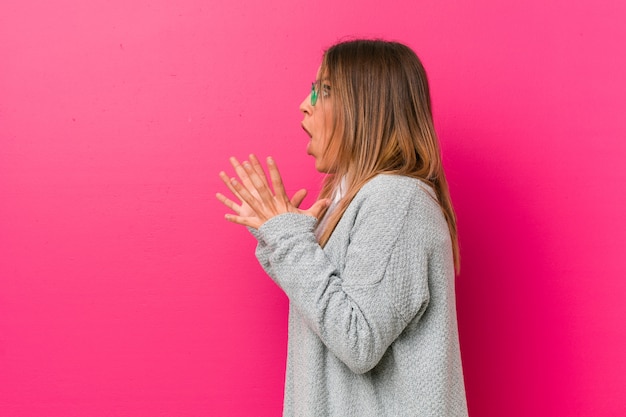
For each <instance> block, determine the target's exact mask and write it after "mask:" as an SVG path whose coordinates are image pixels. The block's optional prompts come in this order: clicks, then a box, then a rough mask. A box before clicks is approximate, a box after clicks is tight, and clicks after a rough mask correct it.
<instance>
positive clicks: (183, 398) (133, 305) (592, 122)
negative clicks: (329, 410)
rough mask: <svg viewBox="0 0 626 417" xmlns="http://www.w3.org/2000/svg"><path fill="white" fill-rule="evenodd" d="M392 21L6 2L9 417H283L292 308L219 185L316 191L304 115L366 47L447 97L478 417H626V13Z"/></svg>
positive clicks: (3, 106) (420, 11) (216, 5)
mask: <svg viewBox="0 0 626 417" xmlns="http://www.w3.org/2000/svg"><path fill="white" fill-rule="evenodd" d="M396 3H397V4H396V5H395V6H394V7H393V8H385V7H384V6H382V5H381V4H380V2H375V1H371V0H367V1H363V0H360V1H348V2H336V1H332V0H321V1H318V2H312V3H306V2H304V3H303V2H293V1H288V0H271V1H265V0H263V1H262V0H253V1H245V2H244V1H242V0H233V1H220V2H218V1H199V0H180V1H165V0H152V1H148V0H130V1H129V0H108V1H106V0H95V1H87V2H85V1H77V0H74V1H72V0H58V1H53V2H51V1H48V0H3V2H2V4H1V5H0V57H2V59H1V61H0V199H1V200H0V415H2V416H29V417H31V416H47V417H61V416H63V417H71V416H90V417H99V416H213V415H215V416H251V415H255V416H276V415H278V414H279V413H280V409H281V401H282V388H283V387H282V381H283V372H284V358H285V343H286V337H287V336H286V309H287V302H286V299H285V297H284V296H283V295H282V293H281V292H280V291H279V290H278V289H277V287H276V286H275V285H274V284H273V283H272V282H271V281H270V280H269V279H268V278H266V277H265V276H264V274H263V272H262V271H261V269H260V267H259V266H258V265H257V264H256V262H255V259H254V256H253V253H252V250H253V245H254V242H253V240H252V238H251V237H250V236H249V235H248V233H247V232H246V231H245V230H243V229H241V228H239V227H236V226H234V225H232V224H227V223H226V222H225V221H223V220H222V216H223V213H224V211H225V210H224V209H223V208H222V207H221V206H220V205H219V203H218V202H217V201H216V200H215V199H214V193H215V191H218V190H222V189H223V187H222V186H221V185H220V183H219V179H218V177H217V173H218V171H219V170H221V169H224V168H226V167H227V158H228V156H230V155H237V156H239V157H245V155H246V154H247V153H248V152H251V151H253V152H258V153H259V154H260V155H263V156H264V155H268V154H271V155H273V156H274V157H275V158H276V159H277V160H278V162H279V164H280V165H281V167H282V169H283V172H284V176H285V178H286V181H287V185H288V186H289V187H292V188H294V189H295V188H298V187H301V186H305V187H308V188H310V189H311V190H316V189H317V188H318V187H319V181H320V177H319V176H318V175H316V173H315V172H314V169H313V161H312V160H311V159H310V158H309V157H307V156H306V155H305V151H304V150H305V145H306V141H307V139H306V136H305V134H304V133H303V132H302V131H301V129H300V127H299V121H300V118H301V117H300V114H299V113H298V104H299V102H300V101H301V100H302V98H303V97H304V96H305V95H306V94H307V91H308V88H309V85H310V84H309V83H310V81H311V80H312V79H313V78H314V76H315V70H316V68H317V65H318V64H319V59H320V54H321V52H322V49H323V48H324V47H325V46H328V45H329V44H331V43H332V42H334V41H336V40H337V39H338V38H340V37H343V36H346V35H369V36H383V37H386V38H392V39H398V40H402V41H404V42H406V43H408V44H410V45H411V46H413V47H414V48H415V49H416V50H417V52H418V54H419V55H420V56H421V57H422V59H423V61H424V63H425V65H426V67H427V69H428V71H429V74H430V78H431V83H432V90H433V96H434V107H435V113H436V114H435V116H436V119H437V127H438V130H439V132H440V136H441V140H442V143H443V148H444V153H445V162H446V166H447V169H448V175H449V179H450V182H451V188H452V193H453V197H454V200H455V203H456V207H457V210H458V216H459V219H460V231H461V244H462V257H463V266H462V274H461V276H460V277H459V278H458V287H457V292H458V306H459V320H460V332H461V342H462V352H463V359H464V362H465V371H466V372H465V373H466V383H467V392H468V401H469V407H470V412H471V413H472V415H473V416H509V417H518V416H595V417H604V416H617V415H626V399H625V398H624V395H623V391H624V387H626V359H625V357H626V354H625V353H624V352H626V326H625V325H624V318H625V317H626V303H625V302H624V298H625V296H626V280H625V279H624V277H625V276H626V256H624V254H623V252H624V248H625V247H626V216H625V214H624V213H625V211H626V210H625V206H626V197H625V196H626V192H625V187H624V183H625V182H626V164H624V163H623V161H622V159H624V156H626V145H625V143H626V142H625V138H626V122H625V120H626V118H625V117H624V115H623V113H624V110H625V109H626V77H624V73H626V58H625V57H626V55H625V54H624V46H623V43H624V39H626V27H625V26H624V24H623V21H624V17H625V16H626V6H624V5H623V3H620V2H616V1H608V0H605V1H602V0H601V1H591V0H576V1H574V2H572V1H549V2H545V1H543V0H541V1H540V0H530V1H525V2H501V1H498V0H482V1H474V0H473V1H469V0H468V1H440V2H413V1H409V0H406V1H400V2H396ZM420 3H422V4H420ZM518 3H519V5H518Z"/></svg>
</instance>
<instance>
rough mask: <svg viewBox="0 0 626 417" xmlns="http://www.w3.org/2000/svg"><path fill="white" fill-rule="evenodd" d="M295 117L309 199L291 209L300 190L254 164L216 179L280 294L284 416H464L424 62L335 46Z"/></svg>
mask: <svg viewBox="0 0 626 417" xmlns="http://www.w3.org/2000/svg"><path fill="white" fill-rule="evenodd" d="M300 110H301V111H302V113H303V114H304V119H303V121H302V127H303V128H304V130H305V131H306V132H307V133H308V135H309V136H310V138H311V140H310V142H309V144H308V147H307V152H308V153H309V154H310V155H312V156H313V157H314V158H315V167H316V169H317V170H319V171H320V172H324V173H327V174H328V176H327V177H326V181H325V183H324V186H323V189H322V192H321V194H320V198H319V199H318V200H317V202H316V203H315V204H314V205H313V206H312V207H311V208H309V209H308V210H301V209H299V208H298V206H299V204H300V202H301V201H302V200H303V198H304V196H305V194H306V191H305V190H300V191H298V192H297V193H296V194H295V195H294V196H293V198H291V199H289V198H288V197H287V195H286V194H285V191H284V188H283V185H282V180H281V177H280V174H279V171H278V168H277V166H276V164H275V162H274V161H273V160H272V159H271V158H268V161H267V164H268V172H269V177H270V180H269V181H268V180H267V179H266V175H265V172H264V170H263V168H262V166H261V164H260V163H259V161H258V159H257V158H256V157H254V156H253V155H251V156H250V161H249V162H244V163H243V164H240V163H239V162H238V161H237V160H236V159H234V158H231V163H232V165H233V167H234V169H235V171H236V173H237V176H238V177H239V179H238V180H237V179H235V178H229V177H228V176H227V175H226V174H225V173H224V172H222V173H220V176H221V178H222V180H223V181H224V183H225V184H226V185H227V187H228V188H229V189H230V191H231V192H232V193H233V194H234V195H235V196H236V197H237V198H238V199H239V201H240V203H239V204H238V203H236V202H235V201H233V200H230V199H228V198H227V197H225V196H224V195H222V194H219V193H218V195H217V197H218V199H219V200H220V201H221V202H222V203H224V204H225V205H226V206H227V207H229V208H230V209H232V210H233V211H234V214H227V215H226V218H227V219H228V220H230V221H232V222H234V223H238V224H241V225H245V226H248V227H249V229H250V230H251V231H252V233H253V234H254V236H255V237H256V238H257V240H258V246H257V250H256V256H257V258H258V260H259V262H260V263H261V264H262V265H263V267H264V268H265V271H267V273H268V274H269V275H270V276H271V277H272V279H273V280H274V281H275V282H276V283H277V284H278V285H279V286H280V287H281V288H282V289H283V290H284V291H285V293H286V294H287V296H288V297H289V301H290V312H289V347H288V360H287V376H286V386H285V404H284V415H285V416H359V417H362V416H377V417H379V416H446V417H450V416H466V415H467V406H466V401H465V390H464V384H463V374H462V368H461V357H460V351H459V341H458V331H457V320H456V307H455V297H454V278H455V269H457V270H458V265H459V255H458V245H457V233H456V220H455V215H454V211H453V208H452V204H451V201H450V196H449V192H448V186H447V183H446V178H445V175H444V171H443V167H442V164H441V156H440V151H439V145H438V142H437V138H436V135H435V131H434V127H433V121H432V114H431V105H430V96H429V89H428V83H427V79H426V73H425V71H424V69H423V67H422V65H421V63H420V61H419V59H418V58H417V56H416V55H415V53H414V52H413V51H412V50H411V49H409V48H408V47H406V46H404V45H402V44H398V43H394V42H385V41H379V40H356V41H349V42H343V43H339V44H337V45H334V46H332V47H331V48H330V49H328V50H327V51H326V52H325V54H324V56H323V61H322V64H321V67H320V68H319V70H318V76H317V81H316V82H315V83H313V87H312V91H311V93H310V95H309V96H308V97H307V98H306V99H305V100H304V101H303V102H302V104H301V105H300ZM269 182H271V186H270V184H269ZM272 188H273V191H272Z"/></svg>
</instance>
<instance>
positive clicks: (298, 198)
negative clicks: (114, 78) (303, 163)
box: [291, 188, 307, 208]
mask: <svg viewBox="0 0 626 417" xmlns="http://www.w3.org/2000/svg"><path fill="white" fill-rule="evenodd" d="M306 194H307V191H306V190H305V189H304V188H303V189H301V190H298V191H296V193H295V194H294V195H293V197H291V205H292V206H294V207H295V208H298V207H300V204H302V201H304V197H306Z"/></svg>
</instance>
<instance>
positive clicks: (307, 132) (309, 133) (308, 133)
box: [301, 125, 313, 138]
mask: <svg viewBox="0 0 626 417" xmlns="http://www.w3.org/2000/svg"><path fill="white" fill-rule="evenodd" d="M301 126H302V129H304V131H305V132H306V134H307V135H309V137H310V138H312V137H313V135H311V132H309V131H308V130H306V127H304V125H301Z"/></svg>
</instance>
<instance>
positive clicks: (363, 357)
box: [259, 187, 429, 373]
mask: <svg viewBox="0 0 626 417" xmlns="http://www.w3.org/2000/svg"><path fill="white" fill-rule="evenodd" d="M364 188H366V187H364ZM362 191H364V190H362ZM370 191H371V192H364V195H361V196H360V202H357V203H355V202H353V204H358V205H359V208H358V214H357V216H356V217H355V219H354V223H353V224H352V226H351V229H350V232H349V233H350V236H349V239H348V240H347V241H349V244H348V246H347V248H346V255H345V265H344V266H343V267H342V268H341V270H339V268H338V267H337V266H336V265H334V264H333V263H332V262H331V261H330V260H329V259H328V257H327V255H326V253H325V252H324V249H322V248H321V247H320V246H319V244H318V243H317V241H316V239H315V235H314V233H313V228H314V226H315V219H314V218H313V217H310V216H306V215H300V214H291V213H287V214H282V215H279V216H276V217H274V218H272V219H270V220H268V221H267V222H266V223H265V224H263V225H262V226H261V228H260V229H259V232H260V237H261V239H262V240H263V241H264V242H266V244H267V248H266V249H267V250H268V252H267V254H269V257H268V258H267V263H268V265H269V267H270V269H271V271H272V274H270V275H271V276H272V278H273V279H274V280H275V282H276V283H277V284H278V285H279V286H280V287H281V288H282V289H283V290H284V291H285V293H286V294H287V296H288V297H289V300H290V302H291V305H292V307H293V308H295V309H296V310H297V311H298V312H299V313H300V315H301V316H302V317H303V318H304V320H305V321H306V322H307V324H308V325H309V326H310V328H311V329H312V330H313V331H314V332H315V333H316V334H317V335H318V336H319V337H320V339H321V340H322V341H323V343H324V344H325V345H326V346H327V347H328V348H329V349H330V350H331V351H332V352H333V353H334V354H335V356H337V357H338V358H339V359H340V360H341V361H342V362H343V363H345V364H346V365H347V366H348V367H349V368H350V369H351V370H352V371H353V372H355V373H364V372H367V371H369V370H371V369H372V368H373V367H374V366H376V364H377V363H378V362H379V360H380V359H381V358H382V356H383V354H384V353H385V351H386V350H387V348H388V347H389V345H390V344H391V343H393V341H394V340H395V339H396V338H397V337H398V336H399V335H400V334H401V333H402V331H403V330H404V328H405V327H406V325H407V324H408V323H409V322H410V321H411V320H413V319H414V318H415V317H416V316H418V315H421V314H423V312H424V310H425V309H426V307H427V306H428V301H429V292H428V260H427V256H428V250H429V249H428V245H427V244H425V243H424V242H427V241H428V239H426V240H424V239H422V237H421V236H419V229H420V228H419V226H417V227H416V226H415V225H414V224H409V223H410V221H412V220H413V219H412V218H411V215H410V214H411V213H412V212H413V210H415V208H414V207H413V206H414V204H413V203H414V202H413V200H414V198H413V197H414V196H415V195H416V191H417V193H421V197H424V195H425V192H423V191H419V190H418V189H417V187H413V192H412V193H409V194H406V193H405V194H403V193H398V190H385V189H380V190H378V189H376V190H371V189H370ZM355 199H356V198H355ZM412 223H414V222H412ZM335 232H337V231H335Z"/></svg>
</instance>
